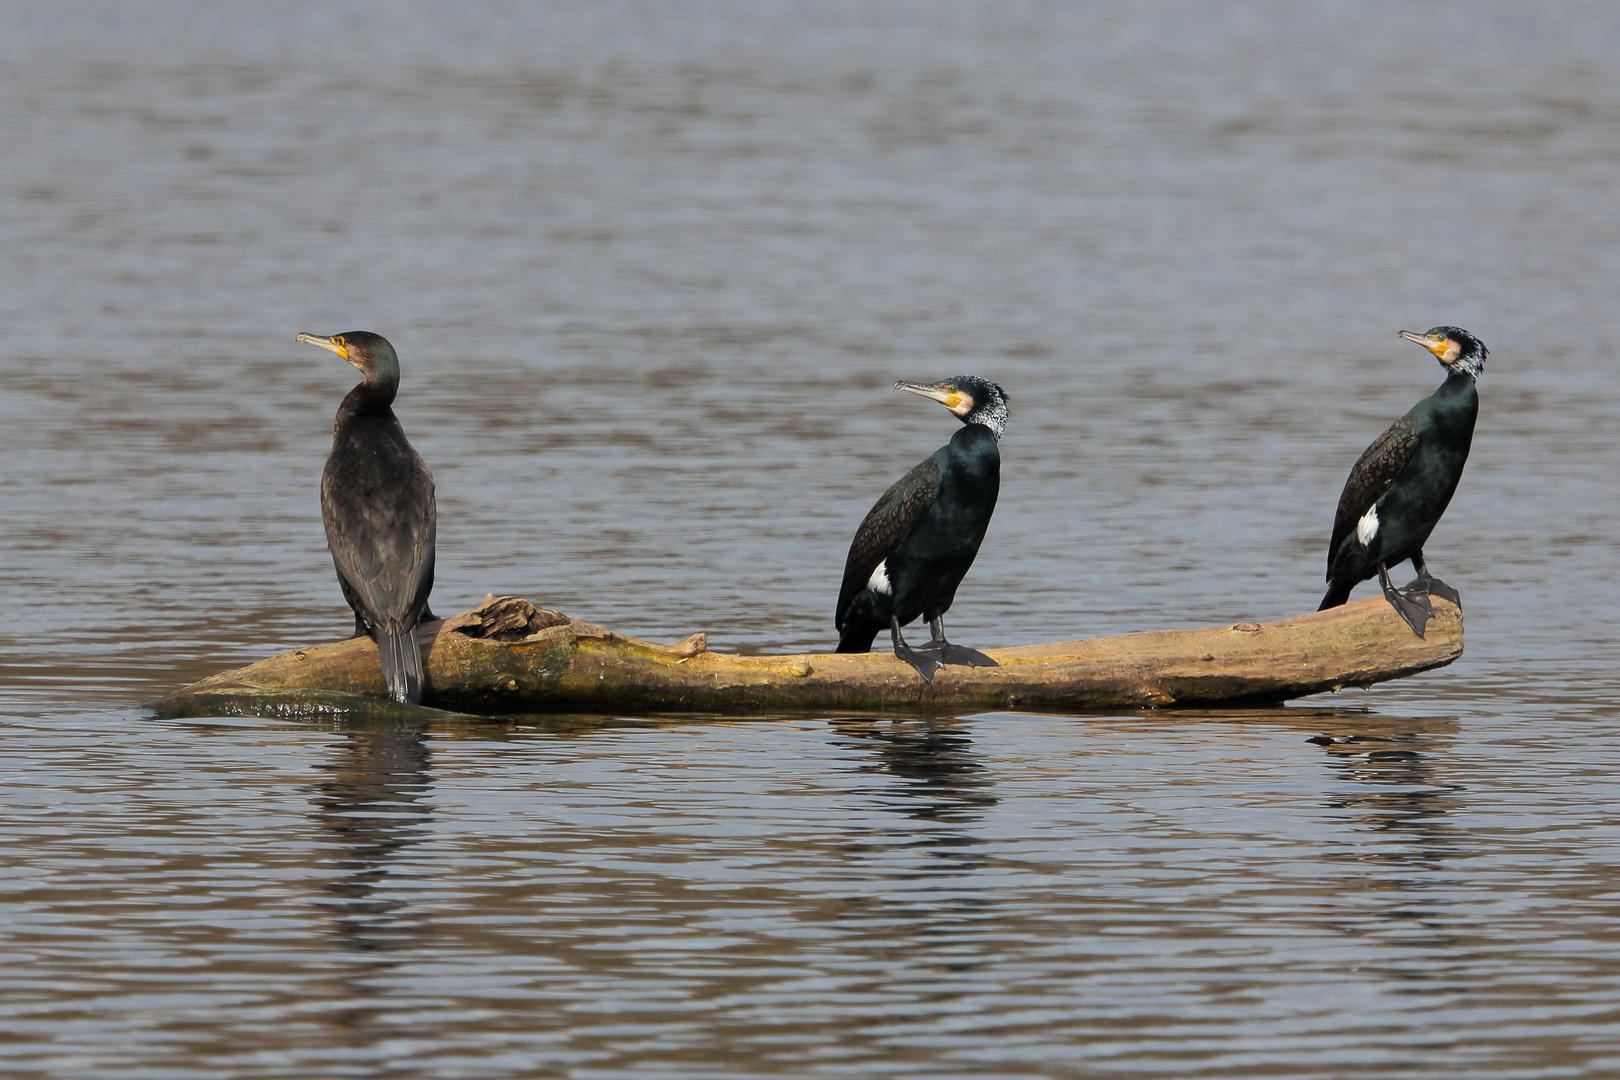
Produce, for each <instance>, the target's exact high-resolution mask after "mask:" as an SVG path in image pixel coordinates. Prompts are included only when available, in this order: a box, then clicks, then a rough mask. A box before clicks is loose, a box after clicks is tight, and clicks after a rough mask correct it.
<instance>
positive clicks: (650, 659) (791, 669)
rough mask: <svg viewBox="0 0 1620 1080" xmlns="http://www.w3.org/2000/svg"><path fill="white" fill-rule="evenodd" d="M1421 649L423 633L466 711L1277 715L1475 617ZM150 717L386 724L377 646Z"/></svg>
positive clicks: (501, 611) (1436, 650)
mask: <svg viewBox="0 0 1620 1080" xmlns="http://www.w3.org/2000/svg"><path fill="white" fill-rule="evenodd" d="M1434 610H1435V618H1434V620H1433V621H1431V622H1430V623H1429V626H1428V631H1427V635H1426V636H1425V637H1422V638H1420V637H1418V636H1417V635H1415V634H1413V633H1412V631H1411V630H1410V629H1409V628H1408V627H1407V625H1406V623H1404V622H1402V621H1401V618H1400V616H1398V615H1396V614H1395V611H1394V609H1393V608H1391V607H1390V606H1389V604H1388V602H1387V601H1385V600H1384V599H1383V597H1381V596H1375V597H1370V598H1368V599H1366V600H1360V601H1357V602H1355V603H1352V604H1347V605H1345V606H1344V607H1339V608H1334V609H1332V610H1329V611H1318V612H1312V613H1311V614H1309V615H1300V616H1297V617H1295V618H1292V619H1284V620H1282V621H1280V622H1271V623H1249V622H1245V623H1236V624H1233V625H1228V626H1213V627H1208V628H1206V629H1201V630H1151V631H1147V632H1145V633H1139V634H1127V635H1124V636H1123V637H1112V638H1093V639H1091V640H1088V641H1065V642H1057V643H1053V644H1045V645H1025V646H1021V647H1019V648H1014V649H993V650H989V653H990V655H991V656H992V657H994V658H995V659H996V660H997V661H998V662H999V663H1000V664H1001V666H1000V667H995V668H968V667H948V668H946V669H945V670H943V671H940V672H938V673H937V674H936V675H935V676H934V681H933V682H932V683H924V682H923V680H922V678H921V677H920V676H919V675H918V674H917V673H916V672H915V671H914V670H912V668H911V667H910V666H909V665H907V664H906V663H904V662H903V661H901V660H898V659H896V658H895V657H894V655H893V654H892V653H890V652H888V651H886V650H884V651H879V652H873V653H870V654H867V655H860V656H839V655H836V654H823V653H813V654H810V655H806V656H737V655H734V654H729V653H711V652H709V651H708V648H707V645H706V642H705V639H704V635H702V634H693V635H692V636H691V637H689V638H687V639H686V640H685V641H682V642H680V643H679V644H676V645H655V644H653V643H652V642H648V641H640V640H637V639H636V638H629V637H625V636H623V635H621V634H615V633H612V632H610V631H607V630H604V629H602V628H601V627H599V626H592V625H590V624H589V623H582V622H579V621H577V620H575V619H570V618H568V617H567V616H566V615H562V614H560V613H558V612H555V611H546V610H544V609H541V608H536V607H535V606H534V605H532V604H530V603H529V602H528V601H526V600H523V599H522V598H520V597H515V596H505V597H494V596H490V597H486V598H485V600H484V602H483V603H482V604H480V605H479V606H478V607H477V608H475V609H473V610H472V611H468V612H464V613H462V614H460V615H457V616H455V617H454V618H451V619H447V620H445V621H443V622H440V623H429V624H427V625H425V626H423V627H422V628H421V629H420V630H419V631H418V636H419V637H420V639H421V641H422V645H423V648H424V649H425V650H426V653H427V659H426V664H425V667H426V670H427V694H426V698H425V703H426V704H427V705H431V706H434V707H437V708H440V709H450V710H455V711H458V712H468V713H481V714H491V713H522V712H605V713H618V714H621V715H631V716H635V715H651V714H655V713H669V712H683V713H686V712H690V713H723V714H728V715H747V714H780V713H784V712H802V711H815V712H822V713H834V712H892V711H915V710H916V709H917V708H918V707H919V706H926V707H929V708H932V709H948V710H986V709H1037V710H1039V709H1046V710H1055V711H1086V710H1097V709H1116V708H1134V707H1142V706H1166V705H1214V704H1229V703H1233V702H1278V701H1285V700H1287V699H1290V698H1297V697H1303V696H1305V695H1306V694H1314V693H1318V692H1320V691H1323V690H1336V689H1338V688H1340V687H1342V686H1369V685H1371V684H1373V683H1376V682H1383V681H1385V680H1387V679H1397V678H1400V677H1402V676H1404V675H1412V674H1415V673H1416V672H1419V671H1426V670H1428V669H1429V668H1436V667H1441V666H1443V665H1445V664H1449V663H1451V662H1452V661H1453V660H1455V659H1457V657H1459V656H1461V655H1462V650H1463V622H1462V612H1461V611H1459V610H1458V609H1457V608H1456V607H1454V606H1453V605H1451V604H1449V603H1446V602H1445V601H1443V600H1440V599H1438V598H1436V599H1435V600H1434ZM152 708H153V709H154V710H155V711H156V712H158V713H159V714H160V715H168V716H219V715H254V716H322V715H339V714H341V715H359V714H367V713H370V714H376V715H384V714H389V713H393V712H397V711H398V710H399V709H400V708H401V707H399V706H393V705H391V704H390V703H388V702H387V700H386V698H385V697H384V691H383V682H382V673H381V671H380V669H379V667H378V663H377V647H376V645H374V644H373V643H372V642H370V641H368V640H366V639H365V638H353V639H350V640H348V641H341V642H337V643H336V644H331V645H316V646H312V647H310V648H307V649H298V650H296V651H294V652H290V653H284V654H282V655H281V656H277V657H273V658H271V659H269V660H263V661H260V662H259V663H257V664H252V665H250V666H248V667H245V668H239V669H237V670H235V671H227V672H224V673H222V674H219V675H214V676H211V677H209V678H207V679H204V680H202V681H201V682H199V683H195V684H193V685H192V686H188V687H186V688H185V689H184V690H180V691H178V692H176V693H174V694H171V695H169V696H168V697H165V698H163V699H162V700H160V701H157V702H154V703H153V704H152Z"/></svg>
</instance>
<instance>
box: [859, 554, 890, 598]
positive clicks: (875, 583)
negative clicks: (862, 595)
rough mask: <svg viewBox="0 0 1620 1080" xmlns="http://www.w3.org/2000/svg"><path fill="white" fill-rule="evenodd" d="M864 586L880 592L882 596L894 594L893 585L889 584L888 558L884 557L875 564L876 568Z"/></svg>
mask: <svg viewBox="0 0 1620 1080" xmlns="http://www.w3.org/2000/svg"><path fill="white" fill-rule="evenodd" d="M866 587H867V588H868V589H871V590H872V591H873V592H876V593H882V594H883V595H884V596H893V595H894V586H893V585H890V584H889V560H888V559H884V560H883V561H882V562H880V563H878V564H877V569H876V570H874V571H872V576H871V577H870V578H868V579H867V582H866Z"/></svg>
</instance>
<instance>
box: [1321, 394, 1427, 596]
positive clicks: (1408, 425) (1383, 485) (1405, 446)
mask: <svg viewBox="0 0 1620 1080" xmlns="http://www.w3.org/2000/svg"><path fill="white" fill-rule="evenodd" d="M1421 441H1422V440H1421V439H1420V438H1419V436H1418V433H1417V429H1416V427H1415V426H1414V425H1413V423H1412V414H1411V413H1407V414H1406V415H1405V416H1403V417H1401V418H1400V419H1399V420H1397V421H1395V422H1394V423H1393V424H1391V425H1389V430H1387V431H1385V432H1384V433H1383V434H1382V435H1380V436H1378V438H1376V439H1374V440H1373V444H1372V445H1371V446H1369V447H1367V449H1366V450H1364V451H1362V454H1361V456H1360V457H1359V458H1357V459H1356V464H1355V466H1354V467H1353V468H1351V470H1350V476H1349V478H1348V479H1346V480H1345V482H1344V493H1343V494H1341V495H1340V496H1339V512H1338V513H1337V514H1335V515H1334V518H1333V539H1332V540H1330V541H1328V576H1329V577H1330V578H1331V577H1332V574H1333V569H1332V568H1333V556H1334V554H1335V553H1336V552H1337V551H1338V550H1339V544H1340V543H1341V542H1342V541H1343V540H1344V538H1345V537H1346V536H1349V535H1350V533H1351V532H1352V531H1353V530H1354V529H1355V527H1356V523H1357V522H1359V521H1360V520H1361V519H1362V516H1363V515H1365V514H1366V513H1367V511H1368V510H1370V509H1372V505H1373V504H1374V503H1376V502H1377V501H1378V500H1379V499H1381V498H1383V497H1384V492H1386V491H1388V490H1389V489H1390V485H1392V484H1394V483H1395V480H1396V478H1398V477H1399V476H1400V475H1401V473H1402V472H1403V471H1404V470H1405V469H1406V466H1407V464H1408V463H1409V462H1410V461H1411V460H1412V455H1413V454H1415V453H1417V448H1418V444H1419V442H1421Z"/></svg>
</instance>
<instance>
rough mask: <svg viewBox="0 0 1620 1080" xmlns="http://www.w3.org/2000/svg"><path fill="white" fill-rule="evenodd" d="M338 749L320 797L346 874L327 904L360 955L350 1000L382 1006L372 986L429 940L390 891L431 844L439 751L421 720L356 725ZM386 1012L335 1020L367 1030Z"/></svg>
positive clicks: (320, 817)
mask: <svg viewBox="0 0 1620 1080" xmlns="http://www.w3.org/2000/svg"><path fill="white" fill-rule="evenodd" d="M332 749H333V757H332V758H331V760H329V761H328V762H326V763H324V764H323V765H322V766H321V768H322V769H323V770H324V771H326V772H327V774H328V775H327V778H326V779H324V780H322V781H320V782H319V783H317V784H315V785H314V786H313V788H312V789H311V792H310V794H311V801H312V802H313V803H314V817H315V820H316V821H317V822H318V823H319V824H320V826H321V827H322V828H323V829H324V830H325V831H326V832H327V833H328V834H329V835H330V837H331V838H332V840H333V841H334V844H335V846H336V848H337V851H336V854H335V858H334V861H333V866H334V867H335V868H336V869H337V871H338V873H337V875H336V876H335V877H333V878H331V879H330V880H329V881H327V883H326V884H325V886H324V892H325V894H326V895H325V896H324V897H322V898H320V899H319V900H318V901H317V903H319V904H320V905H321V906H322V907H323V908H324V909H325V910H326V911H327V912H328V913H329V915H330V917H331V920H332V925H333V927H334V929H335V932H336V937H337V944H338V946H339V948H340V950H341V951H343V952H344V953H347V954H349V955H350V957H351V958H354V957H358V958H359V959H358V961H357V962H356V964H355V966H354V967H352V968H351V969H350V972H349V974H348V976H347V978H345V979H344V988H343V992H344V994H345V995H346V996H348V997H350V998H352V999H354V1000H356V1001H374V1000H376V999H377V998H378V997H379V996H380V994H379V988H377V987H375V986H373V985H370V983H371V980H373V979H375V978H377V977H379V976H381V975H384V974H386V973H387V972H388V971H389V970H390V969H392V968H393V967H395V966H397V965H398V964H399V963H400V962H401V958H400V957H399V956H398V955H397V954H399V953H400V952H401V951H402V950H407V949H409V948H411V947H412V946H414V945H416V944H418V943H420V941H421V940H422V939H423V938H424V937H425V936H426V934H427V927H426V925H425V924H424V923H422V922H421V921H420V920H417V919H413V918H412V917H411V916H410V915H409V913H408V911H407V902H406V901H405V900H404V899H401V898H400V896H399V894H398V890H391V889H389V888H388V885H389V881H390V879H391V878H392V879H397V878H398V877H399V876H400V870H399V865H398V864H399V861H400V857H401V855H402V854H404V853H405V852H406V851H408V850H409V849H410V848H411V847H412V846H413V845H415V844H419V843H421V842H422V841H423V840H425V839H426V838H427V825H428V822H429V818H430V817H431V815H432V812H433V807H432V803H431V802H430V800H429V795H430V793H431V791H432V787H433V778H432V774H431V773H430V771H429V765H430V762H431V753H430V751H429V748H428V742H427V733H426V730H425V729H424V728H423V727H422V725H420V724H415V723H402V724H385V725H378V726H374V727H364V728H352V729H349V730H347V731H345V732H344V737H343V741H341V742H338V743H335V744H333V747H332ZM378 1011H379V1010H378V1009H377V1008H374V1007H356V1008H351V1009H347V1010H343V1011H342V1012H340V1013H339V1014H338V1015H337V1016H336V1018H335V1019H336V1022H337V1023H338V1024H339V1025H340V1026H343V1027H349V1028H355V1029H361V1030H367V1029H371V1028H373V1027H375V1026H376V1020H377V1014H378Z"/></svg>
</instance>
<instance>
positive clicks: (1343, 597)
mask: <svg viewBox="0 0 1620 1080" xmlns="http://www.w3.org/2000/svg"><path fill="white" fill-rule="evenodd" d="M1349 599H1350V588H1349V587H1346V586H1343V585H1338V584H1333V585H1329V586H1328V591H1327V595H1326V596H1324V597H1322V603H1321V605H1320V606H1318V607H1317V609H1316V610H1317V611H1326V610H1327V609H1328V608H1330V607H1340V606H1342V605H1343V604H1345V603H1346V602H1348V601H1349Z"/></svg>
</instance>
